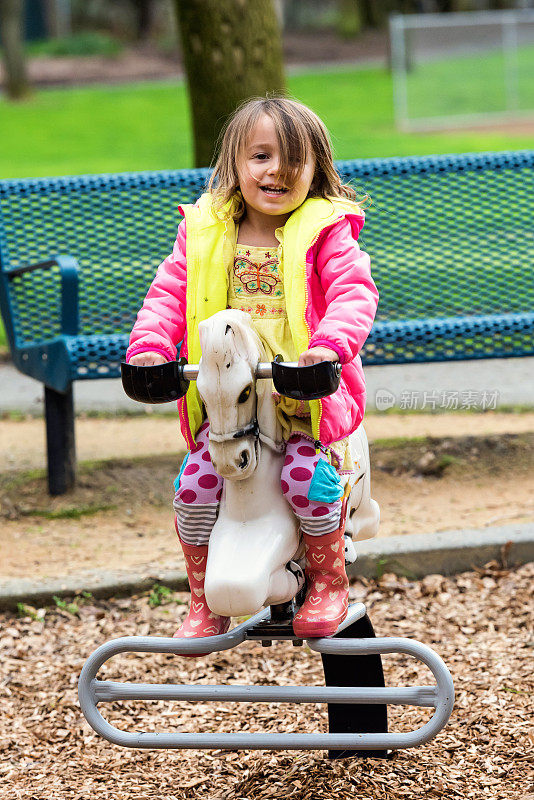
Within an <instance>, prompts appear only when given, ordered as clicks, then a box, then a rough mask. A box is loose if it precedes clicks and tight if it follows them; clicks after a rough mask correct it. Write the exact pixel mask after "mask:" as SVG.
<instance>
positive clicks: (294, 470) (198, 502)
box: [174, 420, 341, 546]
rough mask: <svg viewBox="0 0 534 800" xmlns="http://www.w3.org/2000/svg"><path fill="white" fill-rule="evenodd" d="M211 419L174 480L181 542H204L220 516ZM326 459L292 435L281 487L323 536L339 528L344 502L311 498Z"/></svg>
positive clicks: (306, 525) (313, 531)
mask: <svg viewBox="0 0 534 800" xmlns="http://www.w3.org/2000/svg"><path fill="white" fill-rule="evenodd" d="M208 433H209V422H208V421H207V420H206V422H204V424H203V425H202V426H201V428H200V430H199V431H198V434H197V437H196V444H195V446H194V447H193V449H192V450H190V451H189V453H188V454H187V456H186V458H185V459H184V463H183V464H182V469H181V471H180V474H179V475H178V478H177V479H176V481H175V489H176V495H175V498H174V509H175V511H176V526H177V530H178V534H179V536H180V539H182V541H184V542H186V543H187V544H190V545H197V546H198V545H205V544H207V543H208V541H209V537H210V533H211V531H212V528H213V526H214V524H215V520H216V519H217V514H218V509H219V501H220V499H221V495H222V486H223V479H222V478H221V476H220V475H218V474H217V473H216V472H215V470H214V468H213V464H212V463H211V458H210V454H209V451H208ZM320 460H323V461H324V462H326V463H327V464H328V460H327V458H326V456H325V455H324V454H323V453H319V455H318V454H317V453H316V452H315V447H314V446H313V445H312V443H311V441H310V440H309V439H308V438H307V437H305V436H302V435H301V434H294V435H293V436H291V438H290V439H289V441H288V442H287V447H286V454H285V459H284V465H283V467H282V475H281V481H280V485H281V488H282V492H283V493H284V495H285V497H286V499H287V501H288V502H289V504H290V505H291V507H292V509H293V511H294V513H295V515H296V516H297V517H298V519H299V521H300V526H301V529H302V532H303V533H306V534H308V535H309V536H323V535H324V534H327V533H331V532H332V531H334V530H337V528H338V527H339V519H340V514H341V500H335V501H334V502H325V501H323V500H316V499H310V497H309V496H308V495H309V493H310V485H311V483H312V478H313V476H314V472H315V470H316V468H317V464H318V462H319V461H320Z"/></svg>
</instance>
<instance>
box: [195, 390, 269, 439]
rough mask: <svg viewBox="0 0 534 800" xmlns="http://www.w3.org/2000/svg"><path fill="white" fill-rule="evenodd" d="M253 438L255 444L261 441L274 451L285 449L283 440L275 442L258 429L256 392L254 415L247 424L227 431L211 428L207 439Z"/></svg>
mask: <svg viewBox="0 0 534 800" xmlns="http://www.w3.org/2000/svg"><path fill="white" fill-rule="evenodd" d="M251 437H253V438H254V444H255V445H257V444H258V442H259V441H260V442H263V443H264V444H266V445H267V446H268V447H270V448H271V450H274V451H275V452H276V453H282V452H283V451H284V450H285V443H284V442H275V440H274V439H271V437H270V436H267V435H266V434H265V433H262V432H261V430H260V425H259V422H258V395H257V393H256V406H255V409H254V417H253V418H252V420H251V421H250V422H249V423H248V425H244V426H243V427H242V428H236V429H235V430H233V431H228V433H216V432H215V431H212V430H211V426H210V432H209V439H210V441H213V442H217V443H219V442H231V441H235V440H236V439H249V438H251Z"/></svg>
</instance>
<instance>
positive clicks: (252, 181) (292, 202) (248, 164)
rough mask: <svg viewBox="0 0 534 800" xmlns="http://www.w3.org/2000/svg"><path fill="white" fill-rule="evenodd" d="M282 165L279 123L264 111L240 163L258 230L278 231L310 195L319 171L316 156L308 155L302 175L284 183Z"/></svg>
mask: <svg viewBox="0 0 534 800" xmlns="http://www.w3.org/2000/svg"><path fill="white" fill-rule="evenodd" d="M310 149H311V148H310ZM280 164H281V159H280V145H279V144H278V137H277V135H276V128H275V124H274V122H273V120H272V119H271V117H270V116H269V115H268V114H262V116H261V117H260V118H259V120H258V121H257V123H256V125H255V126H254V128H253V129H252V133H251V135H250V139H249V141H248V143H247V146H246V148H245V151H244V152H243V153H242V155H241V157H240V158H239V159H238V160H237V164H236V167H237V175H238V179H239V188H240V190H241V194H242V195H243V200H244V201H245V207H246V211H247V217H248V220H249V223H250V224H251V225H252V226H253V227H256V228H258V229H259V228H264V229H265V228H268V229H273V230H274V228H276V227H278V226H279V225H284V224H285V222H286V221H287V219H288V217H289V216H290V215H291V213H292V212H293V211H295V209H297V208H298V207H299V206H301V205H302V203H303V202H304V201H305V200H306V197H307V196H308V192H309V190H310V186H311V184H312V181H313V176H314V173H315V159H314V158H313V156H310V157H309V158H308V160H307V161H306V163H305V165H304V169H303V170H302V172H301V174H300V176H299V177H298V178H297V179H296V180H295V181H294V182H293V183H292V185H290V186H289V185H286V183H284V180H285V178H284V176H281V175H279V170H280ZM273 225H274V228H273Z"/></svg>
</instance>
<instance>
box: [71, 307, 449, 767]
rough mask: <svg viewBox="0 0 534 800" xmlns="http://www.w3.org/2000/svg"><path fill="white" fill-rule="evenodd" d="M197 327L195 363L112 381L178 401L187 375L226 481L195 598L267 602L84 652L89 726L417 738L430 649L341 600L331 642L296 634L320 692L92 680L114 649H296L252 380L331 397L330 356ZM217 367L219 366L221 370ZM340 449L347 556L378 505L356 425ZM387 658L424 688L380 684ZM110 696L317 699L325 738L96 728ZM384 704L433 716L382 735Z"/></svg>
mask: <svg viewBox="0 0 534 800" xmlns="http://www.w3.org/2000/svg"><path fill="white" fill-rule="evenodd" d="M199 331H200V339H201V345H202V354H203V355H202V359H201V362H200V365H198V366H197V365H188V364H186V363H185V362H184V361H183V360H182V361H180V362H170V363H167V364H163V365H160V366H155V367H135V366H132V365H127V364H123V365H122V375H123V385H124V387H125V390H126V393H127V394H128V395H129V396H130V397H132V398H134V399H136V400H140V401H142V402H151V403H160V402H168V401H169V400H174V399H177V398H178V397H182V396H183V395H184V394H185V392H186V391H187V388H188V385H189V382H190V381H191V380H196V381H197V388H198V390H199V392H200V394H201V396H202V399H203V401H204V404H205V406H206V410H207V413H208V417H209V419H210V455H211V457H212V460H213V462H214V464H216V465H217V471H219V472H220V474H221V475H223V476H224V477H225V489H224V492H223V497H222V499H221V506H220V511H219V516H218V519H217V522H216V523H215V526H214V528H213V531H212V533H211V536H210V544H209V552H208V560H207V564H206V576H205V596H206V601H207V603H208V606H209V608H210V609H211V610H212V611H213V612H214V613H217V614H221V615H224V616H245V615H251V614H254V612H256V611H257V609H258V608H261V607H262V606H269V607H268V608H264V609H263V610H262V611H260V612H259V613H255V614H254V616H252V617H251V618H250V619H248V620H247V621H246V622H244V623H242V624H241V625H238V626H237V627H236V628H234V629H233V630H230V631H229V632H228V633H225V634H221V635H216V636H210V637H204V638H194V639H175V638H163V637H162V638H157V637H137V636H132V637H124V638H120V639H115V640H113V641H111V642H107V643H106V644H103V645H102V646H101V647H99V648H98V649H97V650H96V651H95V652H94V653H93V654H92V655H91V656H90V658H89V659H88V660H87V662H86V664H85V665H84V668H83V670H82V673H81V676H80V680H79V697H80V704H81V707H82V710H83V713H84V714H85V716H86V718H87V720H88V722H89V724H90V725H91V726H92V727H93V728H94V730H95V731H97V733H99V734H100V735H102V736H104V737H105V738H106V739H108V740H109V741H111V742H114V743H115V744H120V745H123V746H126V747H144V748H195V749H196V748H220V749H236V748H238V749H245V748H246V749H269V750H275V749H276V750H277V749H305V750H310V749H323V748H324V749H328V751H329V755H330V757H332V758H339V757H343V756H347V755H351V754H352V755H375V756H384V755H385V754H386V753H387V752H388V751H391V750H395V749H399V748H405V747H413V746H415V745H419V744H423V743H424V742H426V741H428V740H429V739H430V738H432V737H433V736H435V735H436V734H437V733H438V732H439V731H440V730H441V729H442V728H443V727H444V725H445V724H446V722H447V720H448V718H449V716H450V713H451V710H452V704H453V700H454V688H453V684H452V679H451V676H450V674H449V671H448V670H447V667H446V666H445V664H444V663H443V661H442V660H441V659H440V657H439V656H438V655H437V654H436V653H434V652H433V651H432V650H431V649H430V648H428V647H426V646H425V645H423V644H421V643H420V642H414V641H411V640H409V639H403V638H375V634H374V631H373V628H372V625H371V622H370V620H369V618H368V616H367V614H366V608H365V606H364V605H363V604H362V603H356V604H353V605H351V606H349V611H348V615H347V618H346V619H345V620H344V622H343V623H342V624H341V625H340V626H339V628H338V630H337V632H336V634H335V635H334V636H333V637H331V638H322V639H308V640H306V642H307V645H308V646H309V647H310V649H311V650H313V651H314V652H317V653H320V654H321V657H322V662H323V669H324V674H325V684H326V686H325V687H318V686H308V687H299V686H284V687H277V686H236V685H231V686H228V685H217V686H204V685H203V686H189V685H170V684H163V685H160V684H132V683H117V682H112V681H99V680H98V679H97V674H98V671H99V669H100V668H101V666H102V665H103V664H104V663H105V662H106V661H107V660H108V659H109V658H111V657H112V656H114V655H117V654H118V653H124V652H137V653H139V652H142V653H168V654H175V655H187V654H192V653H198V652H203V653H212V652H220V651H224V650H228V649H231V648H233V647H236V646H238V645H240V644H242V643H243V642H245V641H261V642H262V644H264V645H266V646H268V645H270V644H272V643H273V642H274V641H284V640H285V641H287V640H289V641H292V642H293V644H294V645H295V646H299V645H302V643H303V642H302V640H301V639H298V638H297V637H296V636H295V635H294V632H293V628H292V619H293V616H294V614H295V613H296V611H297V608H298V606H299V605H300V603H301V602H302V601H303V599H304V598H303V572H302V568H301V563H299V562H302V556H303V553H302V551H301V549H300V542H299V537H298V532H297V528H296V522H295V520H294V518H293V515H292V512H291V509H290V507H289V505H288V503H287V502H286V501H285V500H284V498H283V496H282V493H281V489H280V480H279V479H280V471H281V465H282V458H283V444H282V436H281V429H280V425H279V423H278V422H277V419H276V415H275V413H274V403H273V401H272V392H271V384H270V382H267V381H259V380H258V381H257V379H261V378H271V377H272V379H273V383H274V385H275V388H276V390H277V391H278V392H279V393H280V394H284V395H287V396H290V397H295V398H297V399H315V398H320V397H324V396H326V395H327V394H330V393H332V392H333V391H336V389H337V387H338V386H339V380H340V373H341V368H340V366H339V365H337V364H332V363H331V362H322V363H321V364H316V365H313V366H311V367H301V368H299V367H298V366H297V365H296V364H283V363H280V362H279V361H277V360H275V361H274V362H272V363H264V362H262V361H261V356H262V349H261V343H260V342H259V339H258V337H257V336H256V335H255V333H254V331H253V328H252V326H251V325H250V318H249V317H248V315H247V314H244V313H243V312H239V311H222V312H219V313H218V314H215V315H214V316H213V317H211V318H210V319H208V320H206V321H204V322H203V323H201V325H200V328H199ZM221 364H224V366H225V367H228V368H227V369H224V370H221V369H220V365H221ZM221 375H223V376H224V381H223V382H222V383H221V380H220V376H221ZM243 388H246V389H247V391H246V392H245V394H246V397H245V394H243ZM249 389H250V391H249ZM232 393H233V394H232ZM232 397H233V400H232ZM236 398H241V402H238V401H237V400H236ZM243 398H244V399H243ZM212 430H213V433H212ZM351 450H352V452H353V457H354V461H355V463H356V464H357V465H358V466H357V472H356V475H355V476H354V477H353V478H352V479H351V482H350V483H348V484H347V486H346V488H345V498H346V499H345V503H344V512H343V513H346V519H347V528H346V540H345V541H346V546H345V553H346V559H347V561H348V562H349V563H350V561H351V560H354V556H353V544H352V541H351V536H352V537H353V538H354V539H355V540H359V539H363V538H368V537H370V536H374V535H375V534H376V532H377V529H378V517H379V512H378V506H377V504H376V503H375V502H374V501H373V500H372V499H371V497H370V469H369V452H368V446H367V439H366V437H365V432H364V431H363V427H362V426H360V428H359V429H358V431H357V432H356V433H355V434H353V436H352V437H351ZM251 496H252V497H254V502H253V503H251V502H250V497H251ZM385 653H403V654H408V655H411V656H413V657H415V658H416V659H418V660H419V661H422V662H423V663H424V664H426V665H427V666H428V667H429V669H430V670H431V672H432V674H433V675H434V677H435V679H436V684H435V685H433V686H415V687H398V688H397V687H393V688H389V687H388V688H386V687H385V685H384V676H383V671H382V661H381V655H382V654H385ZM116 700H189V701H211V700H215V701H221V700H227V701H235V702H250V701H253V702H284V703H285V702H294V703H317V702H325V703H327V704H328V716H329V733H328V734H309V733H306V734H282V733H271V734H260V733H235V734H227V733H224V734H216V733H140V732H136V733H129V732H125V731H121V730H119V729H118V728H115V727H114V726H112V725H111V724H110V723H108V722H107V721H106V720H105V719H104V717H103V716H102V714H101V713H100V710H99V709H98V704H100V703H103V702H112V701H116ZM387 704H397V705H398V704H410V705H418V706H428V707H434V709H435V711H434V714H433V716H432V717H431V719H430V720H429V721H428V722H427V723H425V725H423V726H422V727H421V728H419V729H416V730H414V731H411V732H408V733H406V732H405V733H389V732H388V730H387Z"/></svg>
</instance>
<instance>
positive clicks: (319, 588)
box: [293, 509, 349, 639]
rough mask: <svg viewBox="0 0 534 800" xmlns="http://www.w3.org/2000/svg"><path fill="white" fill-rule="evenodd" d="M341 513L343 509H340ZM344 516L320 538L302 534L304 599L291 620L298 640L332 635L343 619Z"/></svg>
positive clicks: (345, 606) (346, 598) (345, 585)
mask: <svg viewBox="0 0 534 800" xmlns="http://www.w3.org/2000/svg"><path fill="white" fill-rule="evenodd" d="M344 510H345V509H344ZM344 532H345V517H344V513H343V512H342V516H341V525H340V526H339V528H338V529H337V530H336V531H332V533H327V534H325V535H324V536H309V535H306V534H304V542H305V546H306V569H305V572H306V580H307V585H308V588H307V590H306V599H305V600H304V603H303V604H302V606H301V608H300V609H299V611H298V612H297V614H295V617H294V618H293V630H294V632H295V636H298V637H299V639H311V638H318V637H321V636H332V635H333V634H334V633H335V632H336V631H337V629H338V626H339V625H340V623H341V622H343V620H344V619H345V617H346V616H347V609H348V602H349V581H348V578H347V573H346V571H345V540H344Z"/></svg>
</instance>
